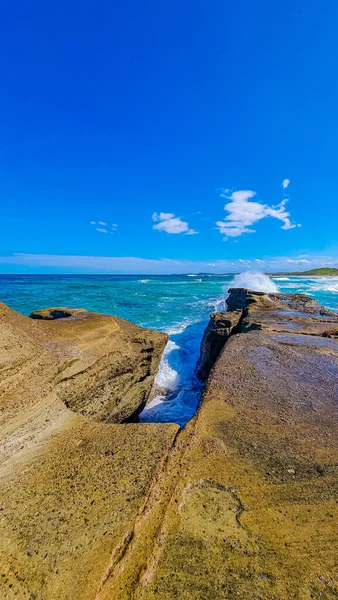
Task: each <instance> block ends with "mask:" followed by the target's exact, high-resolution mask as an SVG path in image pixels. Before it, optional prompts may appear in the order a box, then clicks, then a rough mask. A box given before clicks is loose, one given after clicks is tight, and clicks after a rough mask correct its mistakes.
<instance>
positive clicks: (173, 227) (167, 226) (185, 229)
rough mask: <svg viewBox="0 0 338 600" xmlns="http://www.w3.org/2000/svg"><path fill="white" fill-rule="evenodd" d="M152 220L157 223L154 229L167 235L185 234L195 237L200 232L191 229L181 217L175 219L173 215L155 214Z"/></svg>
mask: <svg viewBox="0 0 338 600" xmlns="http://www.w3.org/2000/svg"><path fill="white" fill-rule="evenodd" d="M152 220H153V221H155V222H156V225H153V229H156V230H157V231H165V232H166V233H175V234H176V233H185V234H186V235H195V234H197V233H198V231H195V230H194V229H191V228H190V227H189V224H188V223H187V221H182V219H181V217H175V215H174V214H173V213H163V212H161V213H159V214H158V213H156V212H155V213H154V214H153V216H152Z"/></svg>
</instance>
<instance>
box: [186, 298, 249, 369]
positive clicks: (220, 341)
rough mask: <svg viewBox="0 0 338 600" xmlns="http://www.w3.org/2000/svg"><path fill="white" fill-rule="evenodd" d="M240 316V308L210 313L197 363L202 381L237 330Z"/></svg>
mask: <svg viewBox="0 0 338 600" xmlns="http://www.w3.org/2000/svg"><path fill="white" fill-rule="evenodd" d="M241 317H242V311H241V310H235V311H233V312H227V313H221V312H216V313H212V314H211V315H210V321H209V323H208V326H207V328H206V330H205V332H204V336H203V340H202V344H201V353H200V358H199V361H198V365H197V374H198V376H199V378H200V379H201V380H202V381H205V380H206V378H207V377H208V375H209V373H210V370H211V368H212V366H213V365H214V364H215V362H216V360H217V358H218V356H219V354H220V352H221V350H223V347H224V345H225V344H226V342H227V341H228V339H229V337H230V336H231V335H233V334H234V333H236V332H237V331H239V324H240V319H241Z"/></svg>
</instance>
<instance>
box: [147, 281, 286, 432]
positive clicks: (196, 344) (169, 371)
mask: <svg viewBox="0 0 338 600" xmlns="http://www.w3.org/2000/svg"><path fill="white" fill-rule="evenodd" d="M200 281H202V280H200ZM229 287H248V288H250V289H252V290H256V291H265V292H276V291H278V287H277V285H276V284H275V283H274V282H273V281H272V280H271V279H270V278H269V277H267V276H266V275H264V274H263V273H257V272H255V273H254V272H248V273H242V274H240V275H236V276H235V277H234V278H233V280H232V281H231V282H230V283H228V284H227V285H226V288H225V289H224V294H223V295H222V296H220V298H219V299H218V300H217V301H214V302H208V303H207V306H208V308H209V309H210V312H215V311H225V310H226V302H225V300H226V297H227V291H228V288H229ZM207 324H208V320H205V321H199V322H196V323H189V324H186V323H182V324H181V325H179V326H178V327H173V328H169V329H168V330H167V333H168V334H169V336H170V339H169V341H168V343H167V346H166V348H165V351H164V353H163V357H162V360H161V363H160V366H159V370H158V373H157V376H156V378H155V386H158V387H159V388H162V389H163V390H164V391H163V393H162V394H158V395H157V396H155V398H154V399H153V400H152V401H151V402H149V403H148V404H147V405H146V407H145V408H144V410H143V411H142V413H141V414H140V421H141V422H154V421H156V422H175V423H178V424H179V425H180V426H181V427H183V426H184V425H185V424H186V423H187V422H188V421H189V420H190V419H191V418H192V417H193V416H194V414H195V412H196V410H197V408H198V404H199V401H200V397H201V393H202V389H203V386H202V384H201V382H200V381H199V379H198V378H197V376H196V372H195V371H196V365H197V361H198V359H199V355H200V346H201V341H202V338H203V334H204V331H205V328H206V326H207Z"/></svg>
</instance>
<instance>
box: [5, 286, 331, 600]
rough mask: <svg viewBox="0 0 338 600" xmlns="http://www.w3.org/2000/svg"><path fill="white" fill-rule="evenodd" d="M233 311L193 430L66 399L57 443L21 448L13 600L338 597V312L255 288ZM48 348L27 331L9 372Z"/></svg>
mask: <svg viewBox="0 0 338 600" xmlns="http://www.w3.org/2000/svg"><path fill="white" fill-rule="evenodd" d="M236 297H237V299H238V298H239V303H238V302H237V300H236ZM229 306H231V307H232V309H233V310H234V311H239V312H238V313H236V315H234V314H232V315H231V314H230V313H226V314H223V315H222V314H219V315H217V316H213V318H212V325H211V326H210V327H209V332H207V334H206V335H207V338H206V340H207V342H206V343H207V344H208V346H206V345H205V347H204V353H205V354H206V352H207V347H208V350H209V351H210V352H211V354H212V355H213V356H214V357H215V359H216V362H215V364H214V366H213V368H212V370H211V373H210V376H209V378H208V380H207V383H206V387H205V392H204V395H203V398H202V402H201V405H200V408H199V411H198V413H197V414H196V416H195V417H194V419H193V420H192V421H190V422H189V423H188V425H187V426H186V427H185V428H184V430H183V431H181V432H179V433H178V427H177V426H175V425H164V424H163V425H158V424H156V425H155V424H131V425H126V424H115V425H114V424H113V425H106V424H103V423H96V422H93V421H91V420H89V419H88V418H85V417H82V416H80V415H79V414H78V413H75V412H73V411H70V410H68V409H67V408H65V405H64V403H63V402H61V400H59V403H60V406H62V407H63V412H60V413H59V415H57V414H56V413H55V414H54V416H53V418H52V419H51V425H50V431H49V436H48V437H47V438H46V437H43V435H42V437H41V439H40V442H38V443H37V442H36V440H37V439H38V438H37V435H36V434H35V438H34V439H35V442H34V443H33V441H31V440H30V439H29V438H27V450H26V449H23V450H22V455H20V452H21V450H19V449H20V446H19V445H18V446H16V448H15V451H14V449H13V447H12V455H13V456H12V459H11V460H9V461H8V462H7V465H8V466H10V469H7V470H6V469H4V474H3V477H2V490H3V498H4V504H3V511H2V513H1V514H2V515H3V518H2V523H3V525H2V531H1V532H0V533H1V534H2V533H3V534H4V535H0V549H1V552H2V555H1V557H0V558H1V564H2V565H4V567H3V569H2V570H3V573H4V579H3V580H2V581H3V583H2V584H1V585H2V588H1V587H0V590H2V591H3V593H4V597H5V598H6V600H7V598H10V599H12V598H13V599H14V598H19V599H21V598H29V599H30V600H32V598H35V599H38V600H42V599H44V600H50V599H51V600H54V599H56V598H58V599H64V598H66V599H67V600H68V599H69V600H70V599H71V598H81V600H82V599H84V600H87V599H88V600H89V599H93V600H155V599H160V600H174V599H177V600H219V599H227V600H233V599H234V598H239V599H240V600H248V599H252V600H254V599H255V600H258V599H259V600H272V599H275V600H287V599H289V598H295V599H297V600H308V599H310V598H323V599H324V598H325V599H327V600H328V599H331V598H335V597H337V596H338V563H337V556H338V342H337V340H336V339H335V337H334V336H335V335H336V333H337V330H338V318H337V315H335V313H332V312H331V311H328V312H329V314H327V313H326V312H322V309H323V307H320V306H319V305H317V304H314V302H313V301H312V300H311V299H309V298H308V299H306V298H304V297H303V298H302V299H299V298H298V299H295V298H286V297H283V296H280V295H278V297H276V295H271V296H268V295H266V294H257V293H255V292H252V291H250V290H240V291H236V290H235V291H233V292H232V294H231V295H230V297H229ZM303 309H304V310H303ZM324 310H325V309H324ZM81 318H82V317H81ZM235 322H236V324H235V325H232V323H235ZM31 323H33V321H31ZM35 323H38V321H35ZM62 323H63V322H61V324H62ZM229 323H230V324H229ZM40 324H41V322H40ZM44 324H45V325H48V324H49V322H46V323H44ZM18 326H19V323H18ZM222 329H223V330H224V331H223V332H221V330H222ZM217 330H218V331H217ZM222 336H224V337H225V338H226V343H225V344H223V348H221V349H220V347H219V345H220V339H219V338H220V337H221V338H222ZM0 339H1V338H0ZM222 341H223V340H222ZM213 342H215V344H216V351H215V348H213ZM8 347H9V346H8ZM219 350H220V352H219V355H218V358H217V353H218V351H219ZM36 353H37V350H36V347H35V345H34V342H33V341H32V337H29V336H28V335H27V340H26V341H25V343H22V344H21V346H20V348H17V349H16V352H14V351H9V355H8V359H7V363H6V364H10V365H12V367H11V368H12V369H13V368H14V367H13V364H14V362H15V360H14V359H15V356H16V357H17V358H16V360H17V361H18V364H19V363H20V364H23V363H24V362H25V361H29V360H32V359H33V356H34V355H36ZM19 354H20V357H19ZM36 356H37V357H38V354H37V355H36ZM36 360H37V362H36V363H35V364H36V370H37V369H38V365H39V362H38V358H37V359H36ZM40 360H41V359H40ZM6 364H5V365H4V368H5V369H6ZM210 366H211V365H210V364H209V366H208V368H210ZM13 372H14V371H13ZM41 372H43V370H42V371H41V370H40V375H41ZM17 401H18V400H15V394H13V402H14V404H15V402H17ZM21 402H22V400H21ZM44 414H45V415H46V413H44ZM28 415H29V411H28V412H27V414H26V418H27V417H28ZM69 415H72V419H71V418H70V416H69ZM31 418H32V420H34V419H33V415H32V416H31ZM48 418H51V417H48ZM103 432H105V434H103ZM42 433H43V429H42ZM12 442H13V440H12ZM20 443H21V442H20ZM34 444H35V445H34ZM10 583H11V584H12V585H13V588H10V587H9V585H10ZM14 589H15V594H16V595H14ZM11 594H12V595H11ZM30 594H31V595H30Z"/></svg>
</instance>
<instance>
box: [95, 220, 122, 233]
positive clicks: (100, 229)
mask: <svg viewBox="0 0 338 600" xmlns="http://www.w3.org/2000/svg"><path fill="white" fill-rule="evenodd" d="M90 224H91V225H95V226H96V225H101V227H95V229H96V231H98V232H99V233H114V231H116V227H117V226H118V225H117V223H113V224H112V226H111V227H109V225H107V223H106V222H105V221H90Z"/></svg>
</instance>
